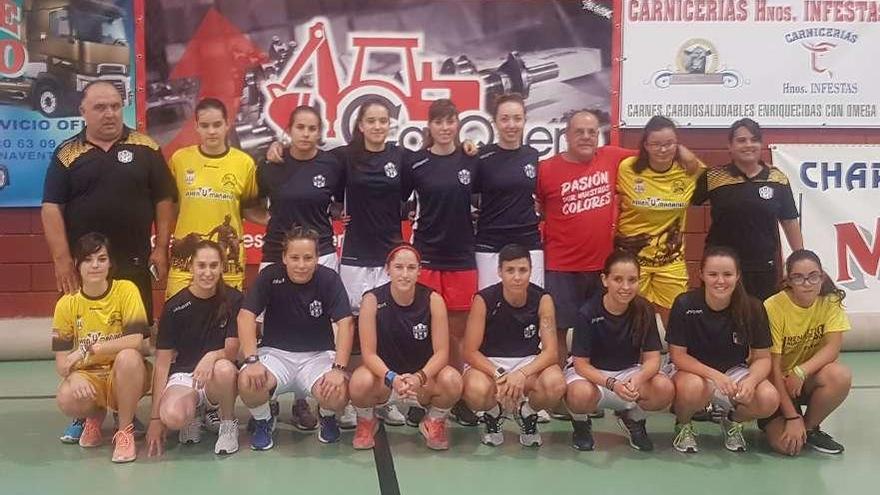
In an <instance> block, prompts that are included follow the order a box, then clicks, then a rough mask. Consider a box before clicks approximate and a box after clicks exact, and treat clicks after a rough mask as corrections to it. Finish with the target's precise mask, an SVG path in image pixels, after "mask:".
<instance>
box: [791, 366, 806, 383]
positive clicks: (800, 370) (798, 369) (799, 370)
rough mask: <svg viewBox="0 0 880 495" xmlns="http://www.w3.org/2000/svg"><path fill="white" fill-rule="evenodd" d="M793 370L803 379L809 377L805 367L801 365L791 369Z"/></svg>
mask: <svg viewBox="0 0 880 495" xmlns="http://www.w3.org/2000/svg"><path fill="white" fill-rule="evenodd" d="M791 371H792V372H793V373H794V374H795V376H797V377H798V378H800V379H801V380H802V381H803V380H806V379H807V372H806V371H804V369H803V368H801V367H800V366H795V367H794V368H792V369H791Z"/></svg>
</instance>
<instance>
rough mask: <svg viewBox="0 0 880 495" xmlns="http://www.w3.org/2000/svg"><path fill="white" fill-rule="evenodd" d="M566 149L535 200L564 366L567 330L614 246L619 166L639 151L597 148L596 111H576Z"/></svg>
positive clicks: (545, 169) (543, 175) (546, 165)
mask: <svg viewBox="0 0 880 495" xmlns="http://www.w3.org/2000/svg"><path fill="white" fill-rule="evenodd" d="M565 139H566V141H567V142H568V150H567V151H565V152H563V153H561V154H559V155H556V156H553V157H551V158H548V159H547V160H544V161H542V162H541V164H540V166H539V167H538V184H537V188H536V193H537V199H538V202H539V203H540V205H541V209H542V211H543V215H544V256H545V269H546V275H545V284H546V288H547V290H548V291H549V292H550V294H551V295H552V296H553V301H554V303H555V305H556V328H557V329H558V333H559V338H560V340H559V342H562V343H563V345H560V346H559V355H560V363H562V362H563V361H564V360H565V358H566V357H567V355H568V350H567V347H566V345H564V343H565V342H566V340H565V336H566V331H567V330H568V329H569V328H571V327H573V326H574V321H575V317H576V316H577V312H578V310H579V309H580V307H581V306H582V305H583V304H584V303H585V302H586V301H587V300H588V299H589V298H590V297H591V296H592V295H594V294H596V293H597V292H598V291H599V289H600V288H601V282H600V279H599V273H600V272H601V270H602V266H603V265H604V263H605V258H607V257H608V255H609V254H611V251H612V249H613V247H614V219H615V218H616V216H617V204H616V201H615V200H614V193H615V190H616V188H617V167H618V164H619V163H620V161H621V160H623V159H624V158H627V157H629V156H632V155H635V154H636V153H637V152H636V151H635V150H628V149H624V148H618V147H616V146H603V147H601V148H597V146H598V144H599V118H598V116H597V114H596V113H595V112H592V111H589V110H584V111H580V112H576V113H575V114H574V115H572V116H571V118H570V119H569V120H568V123H567V125H566V128H565Z"/></svg>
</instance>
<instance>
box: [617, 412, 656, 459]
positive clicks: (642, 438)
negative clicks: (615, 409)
mask: <svg viewBox="0 0 880 495" xmlns="http://www.w3.org/2000/svg"><path fill="white" fill-rule="evenodd" d="M615 414H616V415H617V424H619V425H620V428H621V429H622V430H623V432H624V433H625V434H626V436H627V438H629V446H630V447H632V448H634V449H636V450H641V451H642V452H649V451H652V450H654V442H652V441H651V439H650V438H649V437H648V431H647V430H646V429H645V420H644V419H643V420H641V421H634V420H632V419H630V417H629V414H628V413H627V412H623V413H615Z"/></svg>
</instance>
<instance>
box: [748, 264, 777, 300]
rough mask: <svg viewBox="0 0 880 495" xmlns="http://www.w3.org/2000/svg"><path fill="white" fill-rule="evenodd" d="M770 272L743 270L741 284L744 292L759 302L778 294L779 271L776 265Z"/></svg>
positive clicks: (773, 265)
mask: <svg viewBox="0 0 880 495" xmlns="http://www.w3.org/2000/svg"><path fill="white" fill-rule="evenodd" d="M771 266H772V268H771V269H770V270H760V271H749V270H743V273H742V282H743V286H744V287H745V289H746V292H748V293H749V295H751V296H753V297H757V298H758V299H760V300H761V301H764V300H766V299H767V298H769V297H770V296H772V295H773V294H776V293H777V292H779V269H778V268H777V267H776V264H775V263H774V264H772V265H771Z"/></svg>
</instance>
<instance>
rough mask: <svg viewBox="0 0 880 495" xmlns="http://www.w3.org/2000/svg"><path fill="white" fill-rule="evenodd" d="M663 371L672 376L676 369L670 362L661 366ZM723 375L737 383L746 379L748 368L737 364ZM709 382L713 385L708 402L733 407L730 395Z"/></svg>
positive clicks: (721, 407) (728, 408) (728, 407)
mask: <svg viewBox="0 0 880 495" xmlns="http://www.w3.org/2000/svg"><path fill="white" fill-rule="evenodd" d="M662 371H663V372H665V373H666V375H667V376H669V377H670V378H672V376H673V375H675V373H676V372H677V371H678V370H677V369H676V368H675V365H674V364H672V363H671V362H670V363H669V364H667V365H666V366H664V367H663V370H662ZM724 374H725V375H727V376H729V377H730V379H731V380H733V381H734V383H739V382H741V381H743V380H745V379H746V377H748V376H749V368H748V366H743V365H737V366H734V367H733V368H730V369H729V370H727V371H725V372H724ZM709 383H710V384H712V386H713V391H712V396H711V397H709V402H710V403H711V404H712V405H713V406H714V407H717V408H720V409H722V410H724V411H727V410H730V409H733V407H734V406H733V403H732V402H731V401H730V397H728V396H726V395H724V393H723V392H722V391H721V390H719V389H718V388H717V387H715V385H714V382H713V381H712V380H709Z"/></svg>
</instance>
